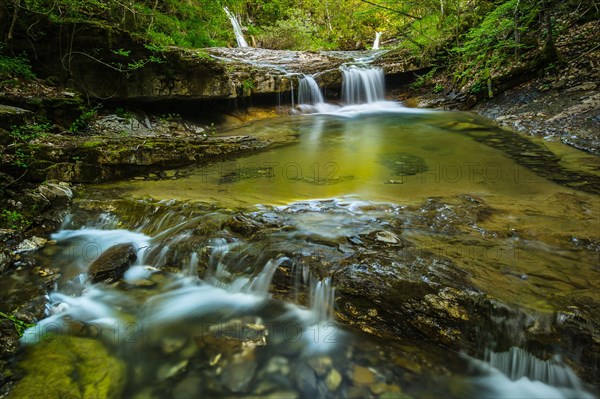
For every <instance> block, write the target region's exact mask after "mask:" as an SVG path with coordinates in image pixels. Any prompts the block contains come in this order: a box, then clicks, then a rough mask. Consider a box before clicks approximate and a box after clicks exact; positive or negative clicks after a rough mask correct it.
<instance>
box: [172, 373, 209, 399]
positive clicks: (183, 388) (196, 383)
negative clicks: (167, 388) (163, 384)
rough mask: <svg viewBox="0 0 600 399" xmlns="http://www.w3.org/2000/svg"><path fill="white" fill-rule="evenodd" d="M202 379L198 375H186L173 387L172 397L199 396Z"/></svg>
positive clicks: (177, 398)
mask: <svg viewBox="0 0 600 399" xmlns="http://www.w3.org/2000/svg"><path fill="white" fill-rule="evenodd" d="M201 385H202V379H201V378H200V377H187V378H185V379H183V380H182V381H181V382H179V383H178V384H177V385H175V388H173V392H172V395H173V398H174V399H187V398H197V397H199V396H200V387H201Z"/></svg>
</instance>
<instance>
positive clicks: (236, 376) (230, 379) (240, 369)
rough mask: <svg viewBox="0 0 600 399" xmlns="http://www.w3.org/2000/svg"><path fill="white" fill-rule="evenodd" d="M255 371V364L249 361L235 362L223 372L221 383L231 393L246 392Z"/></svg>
mask: <svg viewBox="0 0 600 399" xmlns="http://www.w3.org/2000/svg"><path fill="white" fill-rule="evenodd" d="M255 371H256V362H254V361H251V360H242V361H237V362H235V363H232V364H230V365H229V366H227V367H226V368H225V369H224V370H223V375H222V376H221V383H222V384H223V386H224V387H226V388H227V389H229V390H230V391H231V392H236V393H245V392H248V389H249V386H250V382H251V381H252V378H253V377H254V372H255Z"/></svg>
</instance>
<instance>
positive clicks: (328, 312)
mask: <svg viewBox="0 0 600 399" xmlns="http://www.w3.org/2000/svg"><path fill="white" fill-rule="evenodd" d="M334 300H335V288H334V287H333V285H332V284H331V277H327V278H325V279H323V280H315V279H311V282H310V308H311V310H312V311H313V312H314V313H315V315H316V317H317V320H318V321H331V320H333V315H334Z"/></svg>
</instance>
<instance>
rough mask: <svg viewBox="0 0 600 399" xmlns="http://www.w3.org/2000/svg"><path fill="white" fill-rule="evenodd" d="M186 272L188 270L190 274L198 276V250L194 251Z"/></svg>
mask: <svg viewBox="0 0 600 399" xmlns="http://www.w3.org/2000/svg"><path fill="white" fill-rule="evenodd" d="M184 272H187V274H188V275H190V276H194V277H198V252H192V254H191V255H190V262H189V263H188V267H187V270H184Z"/></svg>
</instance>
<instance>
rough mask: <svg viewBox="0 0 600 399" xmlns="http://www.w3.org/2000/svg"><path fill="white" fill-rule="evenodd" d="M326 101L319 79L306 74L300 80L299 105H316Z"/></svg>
mask: <svg viewBox="0 0 600 399" xmlns="http://www.w3.org/2000/svg"><path fill="white" fill-rule="evenodd" d="M323 102H325V100H324V99H323V94H321V88H320V87H319V84H318V83H317V81H316V80H315V79H314V78H313V77H312V76H309V75H305V76H303V77H302V79H300V80H299V82H298V105H314V104H321V103H323Z"/></svg>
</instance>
